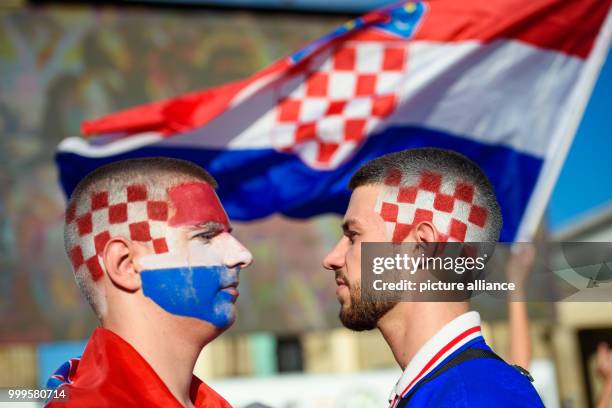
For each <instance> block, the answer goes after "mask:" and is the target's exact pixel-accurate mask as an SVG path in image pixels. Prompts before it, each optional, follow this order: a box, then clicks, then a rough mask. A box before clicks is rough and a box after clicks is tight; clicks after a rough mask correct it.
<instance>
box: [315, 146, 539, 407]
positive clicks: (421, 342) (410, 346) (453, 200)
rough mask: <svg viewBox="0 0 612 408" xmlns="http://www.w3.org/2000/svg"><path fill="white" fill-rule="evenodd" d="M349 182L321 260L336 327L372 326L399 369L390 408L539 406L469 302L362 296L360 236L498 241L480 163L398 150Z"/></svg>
mask: <svg viewBox="0 0 612 408" xmlns="http://www.w3.org/2000/svg"><path fill="white" fill-rule="evenodd" d="M349 188H350V189H351V190H352V191H353V194H352V196H351V200H350V203H349V206H348V209H347V211H346V214H345V217H344V224H343V231H344V236H343V237H342V238H341V239H340V241H339V242H338V244H337V245H336V247H335V248H334V249H333V250H332V251H331V252H330V253H329V254H328V255H327V257H326V258H325V260H324V261H323V264H324V266H325V268H327V269H329V270H333V271H334V272H335V278H336V284H337V289H336V294H337V297H338V300H339V302H340V304H341V308H340V320H341V321H342V323H343V324H344V326H346V327H347V328H349V329H352V330H355V331H362V330H371V329H374V328H377V329H379V330H380V332H381V333H382V335H383V337H384V338H385V340H386V342H387V343H388V345H389V347H390V348H391V351H392V352H393V355H394V357H395V359H396V361H397V363H398V364H399V365H400V367H401V368H402V370H403V374H402V375H401V377H400V379H399V380H398V381H397V383H396V384H395V386H394V387H393V388H392V391H391V394H390V396H389V403H390V407H392V408H395V407H493V406H494V407H543V404H542V402H541V400H540V398H539V396H538V394H537V392H536V391H535V389H534V387H533V386H532V385H531V383H530V380H529V379H528V373H526V372H524V371H523V372H521V371H519V370H518V369H517V368H515V367H512V366H510V365H508V364H507V363H506V362H504V361H503V360H502V359H500V358H499V357H497V356H496V355H495V354H494V353H493V352H492V351H491V349H490V348H489V347H488V346H487V344H486V343H485V341H484V339H483V337H482V333H481V328H480V316H479V314H478V313H477V312H475V311H469V303H468V301H455V302H446V301H444V302H423V301H414V300H413V301H408V302H392V301H385V300H384V299H379V300H377V301H368V300H365V299H363V300H362V298H361V297H362V293H363V292H362V291H361V276H362V275H361V273H362V271H361V250H362V247H361V243H362V242H392V243H401V242H411V243H416V245H415V244H412V245H411V246H412V247H414V248H418V247H420V246H421V247H422V246H426V245H427V244H430V243H436V242H497V240H498V238H499V232H500V229H501V223H502V220H501V212H500V208H499V204H498V203H497V199H496V197H495V193H494V190H493V187H492V186H491V184H490V182H489V180H488V179H487V177H486V176H485V174H484V173H483V172H482V171H481V170H480V168H479V167H478V166H477V165H476V164H474V163H473V162H471V161H470V160H468V159H467V158H466V157H464V156H462V155H460V154H457V153H454V152H451V151H448V150H441V149H433V148H420V149H412V150H404V151H401V152H397V153H392V154H388V155H385V156H382V157H380V158H377V159H375V160H372V161H370V162H369V163H366V164H365V165H364V166H363V167H361V168H360V169H359V170H358V171H357V172H356V173H355V174H354V175H353V177H352V179H351V180H350V183H349ZM415 256H416V252H415ZM417 273H418V272H417Z"/></svg>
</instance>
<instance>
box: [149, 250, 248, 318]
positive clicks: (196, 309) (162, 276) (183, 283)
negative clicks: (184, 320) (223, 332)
mask: <svg viewBox="0 0 612 408" xmlns="http://www.w3.org/2000/svg"><path fill="white" fill-rule="evenodd" d="M139 264H140V265H141V267H142V271H141V281H142V290H143V294H144V295H145V296H146V297H148V298H150V299H151V300H153V302H155V303H156V304H157V305H158V306H160V307H161V308H162V309H164V310H165V311H166V312H168V313H171V314H173V315H176V316H184V317H193V318H196V319H200V320H204V321H207V322H210V323H211V324H213V325H214V326H217V327H220V328H223V327H227V326H229V325H230V324H231V322H232V321H233V305H232V304H233V302H234V301H235V299H234V297H233V296H232V295H231V294H229V293H226V292H223V291H221V288H222V287H223V286H228V285H231V284H232V283H236V282H237V281H238V275H237V271H230V270H228V269H227V268H225V267H223V266H221V265H197V264H192V263H191V262H190V260H189V258H188V257H185V256H181V255H178V254H175V253H167V254H163V255H148V256H145V257H143V258H141V260H140V262H139Z"/></svg>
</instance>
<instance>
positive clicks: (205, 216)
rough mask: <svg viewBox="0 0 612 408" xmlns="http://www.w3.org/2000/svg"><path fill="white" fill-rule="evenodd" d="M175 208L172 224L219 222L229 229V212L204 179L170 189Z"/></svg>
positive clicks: (186, 224) (169, 197) (189, 224)
mask: <svg viewBox="0 0 612 408" xmlns="http://www.w3.org/2000/svg"><path fill="white" fill-rule="evenodd" d="M168 199H169V201H170V203H171V205H172V208H173V210H174V211H173V214H172V217H171V218H170V219H169V221H168V224H169V225H170V226H173V227H176V226H197V225H203V224H208V223H218V224H221V225H223V226H224V228H226V229H229V220H228V218H227V214H226V213H225V210H224V209H223V206H222V205H221V202H220V201H219V198H218V197H217V194H216V193H215V190H214V189H213V188H212V187H211V186H210V184H208V183H206V182H202V181H193V182H186V183H182V184H179V185H176V186H174V187H171V188H169V189H168Z"/></svg>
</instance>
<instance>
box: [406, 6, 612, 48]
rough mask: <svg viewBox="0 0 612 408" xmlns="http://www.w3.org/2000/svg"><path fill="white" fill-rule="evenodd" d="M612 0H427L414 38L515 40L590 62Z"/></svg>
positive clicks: (483, 40) (486, 40) (449, 40)
mask: <svg viewBox="0 0 612 408" xmlns="http://www.w3.org/2000/svg"><path fill="white" fill-rule="evenodd" d="M610 4H611V0H581V1H567V0H530V1H524V0H489V1H482V0H464V1H454V0H452V1H446V0H438V1H427V2H426V5H427V11H426V12H425V15H424V17H423V20H422V21H421V23H420V26H419V27H418V28H417V30H416V32H415V34H414V36H413V39H414V40H425V41H440V42H458V41H466V40H477V41H482V42H484V43H488V42H492V41H495V40H499V39H514V40H518V41H522V42H526V43H529V44H531V45H534V46H536V47H541V48H548V49H550V50H554V51H559V52H563V53H565V54H568V55H574V56H577V57H580V58H586V57H587V56H588V55H589V53H590V51H591V49H592V47H593V43H594V42H595V38H596V37H597V34H598V33H599V31H600V29H601V26H602V24H603V22H604V20H605V18H606V15H607V13H608V11H609V9H610Z"/></svg>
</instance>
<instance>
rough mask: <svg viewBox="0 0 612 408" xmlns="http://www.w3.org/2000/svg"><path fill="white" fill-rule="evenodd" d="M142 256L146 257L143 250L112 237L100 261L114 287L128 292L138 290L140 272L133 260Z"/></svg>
mask: <svg viewBox="0 0 612 408" xmlns="http://www.w3.org/2000/svg"><path fill="white" fill-rule="evenodd" d="M142 255H146V253H143V248H141V247H140V246H139V245H137V244H135V243H134V242H132V241H130V240H128V239H126V238H123V237H113V238H111V239H110V240H109V241H108V242H107V243H106V246H105V247H104V251H103V252H102V261H103V262H104V267H105V268H106V273H107V274H108V277H109V278H110V280H111V281H112V282H113V284H114V285H115V286H117V287H119V288H121V289H124V290H127V291H129V292H135V291H137V290H138V289H140V287H141V285H142V283H141V281H140V270H139V269H138V265H137V264H136V262H135V259H136V258H137V257H140V256H142Z"/></svg>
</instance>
